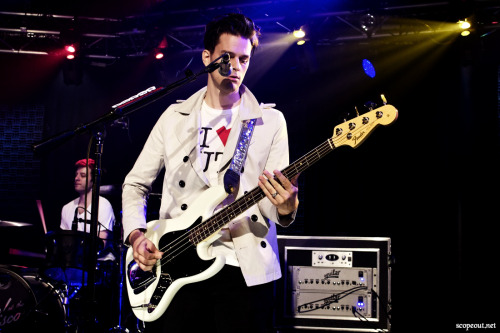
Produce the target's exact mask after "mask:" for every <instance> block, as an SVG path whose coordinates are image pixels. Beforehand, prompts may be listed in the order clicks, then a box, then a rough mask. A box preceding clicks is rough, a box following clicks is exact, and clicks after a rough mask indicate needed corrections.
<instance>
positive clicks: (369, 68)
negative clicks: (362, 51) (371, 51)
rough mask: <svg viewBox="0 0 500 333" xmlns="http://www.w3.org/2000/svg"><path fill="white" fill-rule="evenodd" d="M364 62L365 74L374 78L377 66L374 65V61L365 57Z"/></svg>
mask: <svg viewBox="0 0 500 333" xmlns="http://www.w3.org/2000/svg"><path fill="white" fill-rule="evenodd" d="M362 64H363V71H364V72H365V74H366V75H368V76H369V77H371V78H372V79H373V78H374V77H375V75H376V73H375V67H374V66H373V64H372V62H371V61H370V60H368V59H363V61H362Z"/></svg>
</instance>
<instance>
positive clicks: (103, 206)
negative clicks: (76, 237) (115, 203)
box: [60, 196, 115, 233]
mask: <svg viewBox="0 0 500 333" xmlns="http://www.w3.org/2000/svg"><path fill="white" fill-rule="evenodd" d="M78 201H79V198H76V199H75V200H72V201H70V202H68V203H67V204H66V205H64V207H63V208H62V211H61V226H60V227H61V229H62V230H71V227H72V224H73V220H74V218H75V212H76V218H77V219H79V222H78V229H77V230H78V231H85V230H86V232H90V223H84V219H85V212H82V213H81V214H79V212H78V211H77V210H78ZM91 212H92V205H89V207H88V208H87V220H88V221H90V219H91V216H92V215H91ZM97 220H98V221H99V225H98V226H97V232H98V233H99V231H101V230H108V231H112V230H113V225H114V224H115V213H114V212H113V207H111V203H110V202H109V201H108V199H106V198H103V197H101V196H99V218H98V219H97ZM85 224H87V228H85V227H84V225H85ZM103 228H104V229H103Z"/></svg>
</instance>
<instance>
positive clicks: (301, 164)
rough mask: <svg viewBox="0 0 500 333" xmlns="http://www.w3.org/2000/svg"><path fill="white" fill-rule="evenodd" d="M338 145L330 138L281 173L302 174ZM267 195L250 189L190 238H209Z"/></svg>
mask: <svg viewBox="0 0 500 333" xmlns="http://www.w3.org/2000/svg"><path fill="white" fill-rule="evenodd" d="M335 148H336V147H335V146H334V144H333V140H332V139H331V138H330V139H328V140H326V141H325V142H323V143H322V144H320V145H319V146H318V147H316V148H315V149H313V150H311V151H310V152H308V153H307V154H305V155H304V156H302V157H301V158H299V159H298V160H297V161H295V162H293V163H292V164H290V165H289V166H287V167H286V168H285V169H283V170H282V171H281V173H282V174H283V175H284V176H285V177H286V178H288V179H292V178H293V177H295V176H296V175H298V174H300V173H301V172H303V171H304V170H306V169H307V168H309V167H310V166H312V165H313V164H315V163H316V162H317V161H319V160H320V159H322V158H323V157H325V156H326V155H327V154H328V153H330V152H331V151H333V150H334V149H335ZM265 197H266V195H265V194H264V192H263V191H262V189H261V188H260V187H258V186H257V187H256V188H254V189H253V190H251V191H249V192H248V193H247V194H245V195H244V196H242V197H241V198H239V199H238V200H236V201H234V202H233V203H231V204H230V205H229V206H227V207H225V208H223V209H222V210H221V211H219V212H218V213H216V214H215V215H213V216H212V217H211V218H209V219H208V220H206V221H205V222H203V223H202V224H200V225H199V226H198V227H196V228H193V229H192V230H191V231H190V236H189V239H190V241H191V242H193V243H194V244H195V245H196V244H198V243H200V242H202V241H203V240H204V239H206V238H208V237H209V236H210V235H212V234H214V233H215V232H217V231H219V230H220V229H221V228H222V227H223V226H224V225H226V224H227V223H229V222H230V221H231V220H233V219H234V218H235V217H237V216H238V215H240V214H241V213H243V212H245V211H246V210H248V209H249V208H250V207H252V206H253V205H255V204H256V203H257V202H259V201H260V200H262V199H264V198H265Z"/></svg>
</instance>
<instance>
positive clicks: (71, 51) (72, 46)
mask: <svg viewBox="0 0 500 333" xmlns="http://www.w3.org/2000/svg"><path fill="white" fill-rule="evenodd" d="M65 49H66V51H67V52H69V53H75V52H76V48H75V46H74V45H66V47H65Z"/></svg>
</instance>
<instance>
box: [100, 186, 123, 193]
mask: <svg viewBox="0 0 500 333" xmlns="http://www.w3.org/2000/svg"><path fill="white" fill-rule="evenodd" d="M99 193H100V194H104V195H106V194H107V195H117V194H120V195H121V193H122V186H121V185H102V186H101V187H99Z"/></svg>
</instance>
